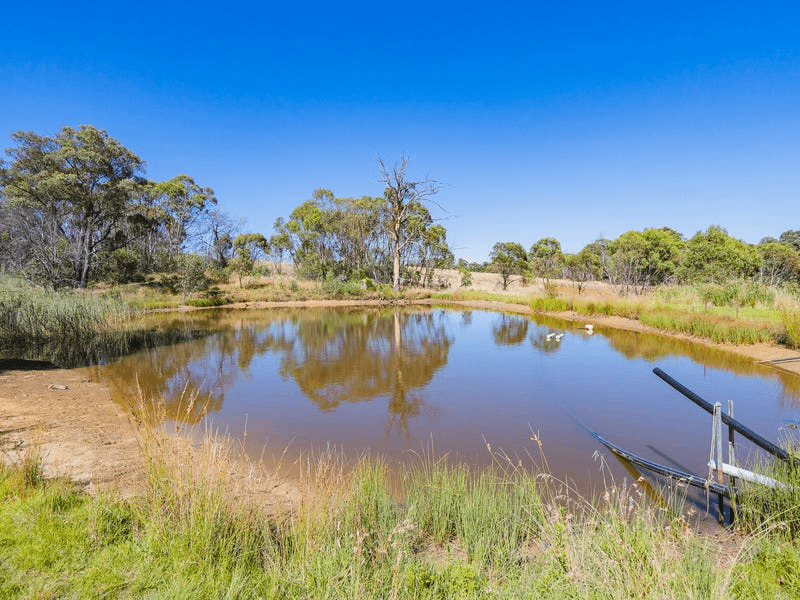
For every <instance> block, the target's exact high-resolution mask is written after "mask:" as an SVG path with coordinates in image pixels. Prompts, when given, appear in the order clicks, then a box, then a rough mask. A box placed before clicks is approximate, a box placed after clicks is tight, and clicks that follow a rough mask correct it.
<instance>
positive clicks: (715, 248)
mask: <svg viewBox="0 0 800 600" xmlns="http://www.w3.org/2000/svg"><path fill="white" fill-rule="evenodd" d="M760 266H761V257H760V255H759V254H758V251H757V250H756V249H755V247H753V246H751V245H749V244H746V243H744V242H742V241H740V240H737V239H734V238H732V237H731V236H729V235H728V232H726V231H725V230H724V229H722V228H721V227H717V226H711V227H709V228H708V230H706V231H705V232H698V233H696V234H695V235H694V237H692V239H690V240H689V241H688V242H687V244H686V253H685V254H684V256H683V259H682V260H681V264H680V266H679V268H678V270H677V275H678V277H679V279H681V280H683V281H685V282H687V283H716V284H725V283H726V282H728V281H730V280H731V279H739V278H749V277H752V276H753V275H755V274H756V273H757V272H758V269H759V267H760Z"/></svg>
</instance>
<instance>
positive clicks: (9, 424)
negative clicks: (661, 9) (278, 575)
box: [0, 271, 800, 505]
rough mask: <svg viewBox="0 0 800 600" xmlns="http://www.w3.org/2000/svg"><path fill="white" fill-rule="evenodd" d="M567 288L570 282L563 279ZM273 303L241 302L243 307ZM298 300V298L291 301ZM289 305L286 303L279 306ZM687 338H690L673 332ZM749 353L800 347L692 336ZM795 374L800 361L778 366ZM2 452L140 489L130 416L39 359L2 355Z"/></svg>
mask: <svg viewBox="0 0 800 600" xmlns="http://www.w3.org/2000/svg"><path fill="white" fill-rule="evenodd" d="M442 279H443V280H444V281H449V282H450V286H449V287H450V289H457V288H458V287H459V285H460V276H459V274H458V272H456V271H452V272H446V273H444V274H442ZM535 285H537V284H536V283H534V284H531V285H528V286H522V285H521V283H520V282H515V283H512V285H510V286H509V290H507V293H510V294H520V293H532V292H533V291H535V288H534V286H535ZM565 285H568V284H566V283H565ZM469 289H479V290H484V291H491V292H496V293H503V290H502V287H501V285H500V280H499V276H497V275H492V274H487V273H475V274H473V282H472V285H471V286H470V288H469ZM584 294H586V295H591V296H592V297H597V298H602V297H605V296H607V295H613V291H610V290H608V286H605V287H604V286H602V285H598V284H592V285H591V286H590V289H589V290H587V291H585V292H584ZM271 304H272V303H261V302H257V303H252V302H251V303H247V304H245V303H242V304H240V305H239V306H240V307H241V308H248V307H260V306H267V305H271ZM293 304H303V303H293ZM305 304H306V305H312V304H313V305H315V306H321V305H329V306H332V305H356V304H363V303H360V302H347V301H344V302H313V303H305ZM459 304H468V305H470V306H473V307H476V308H485V309H490V310H500V311H505V312H519V313H530V309H529V308H528V307H527V306H524V305H514V304H503V303H499V302H469V303H459ZM279 305H280V306H286V303H279ZM554 316H558V317H561V318H564V319H567V320H571V321H576V322H579V323H582V324H585V323H592V324H594V325H604V326H609V327H617V328H622V329H629V330H634V331H655V330H653V329H652V328H649V327H647V326H645V325H642V324H641V323H639V322H638V321H632V320H629V319H623V318H620V317H591V318H587V317H583V316H580V315H576V314H574V313H569V312H568V313H560V314H555V315H554ZM676 337H686V338H687V339H688V336H676ZM695 341H696V342H697V343H703V344H707V345H712V346H716V347H721V348H724V349H726V350H728V351H730V352H734V353H737V354H740V355H744V356H747V357H749V358H752V359H753V360H754V361H766V360H775V359H780V358H788V357H794V356H798V352H796V351H792V350H789V349H787V348H783V347H780V346H777V345H772V344H758V345H753V346H725V345H718V344H712V343H710V342H705V341H700V340H695ZM775 366H776V368H782V369H784V370H786V371H789V372H792V373H796V374H798V376H800V361H796V362H787V363H783V364H781V365H775ZM0 452H2V459H3V460H4V461H6V462H13V461H19V460H20V459H22V457H24V456H25V454H26V453H29V452H38V453H39V454H40V455H41V457H42V461H43V466H44V470H45V475H47V476H63V477H67V478H69V479H72V480H74V481H76V482H78V483H80V484H82V485H84V486H85V487H86V489H87V490H88V491H90V492H95V491H98V490H116V491H117V492H119V493H120V494H122V495H123V496H130V495H132V494H135V493H136V491H137V489H140V486H141V481H142V479H141V477H142V473H143V468H144V466H143V465H144V462H143V458H142V447H141V444H140V441H139V436H138V434H137V429H136V427H135V426H134V425H133V424H132V422H131V420H130V417H129V415H128V414H126V412H125V411H124V410H123V409H122V407H120V406H118V405H117V404H116V403H114V402H113V401H112V399H111V395H110V393H109V391H108V390H107V389H106V388H105V387H104V386H103V385H102V384H100V383H98V382H96V381H93V380H92V379H91V377H90V376H89V374H88V371H87V370H83V369H74V370H64V369H56V368H52V367H49V368H48V366H47V365H46V364H40V363H30V362H27V361H16V360H2V359H0ZM254 489H257V490H258V491H259V493H262V494H265V495H267V496H270V495H271V496H274V497H273V498H272V500H270V503H272V504H276V505H277V504H285V503H286V502H287V501H288V502H289V504H291V503H292V502H294V501H295V500H296V499H297V498H298V497H299V495H298V492H297V489H296V488H293V487H292V486H291V484H288V483H286V482H276V481H275V480H274V478H272V479H270V478H267V479H265V480H262V481H261V483H260V484H259V485H255V486H254Z"/></svg>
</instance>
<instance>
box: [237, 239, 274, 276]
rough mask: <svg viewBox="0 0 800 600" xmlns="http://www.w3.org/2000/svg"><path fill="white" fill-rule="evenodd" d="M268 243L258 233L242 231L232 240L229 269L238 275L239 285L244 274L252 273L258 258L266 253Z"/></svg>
mask: <svg viewBox="0 0 800 600" xmlns="http://www.w3.org/2000/svg"><path fill="white" fill-rule="evenodd" d="M268 245H269V242H268V241H267V240H266V238H264V236H263V235H261V234H260V233H242V234H240V235H237V236H236V239H235V240H233V259H232V260H231V269H232V270H233V272H234V273H236V274H237V275H238V277H239V287H242V278H243V277H244V276H246V275H252V274H253V272H254V270H255V265H256V262H257V261H258V259H259V258H260V257H261V256H262V255H263V254H267V253H268Z"/></svg>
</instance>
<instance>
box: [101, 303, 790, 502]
mask: <svg viewBox="0 0 800 600" xmlns="http://www.w3.org/2000/svg"><path fill="white" fill-rule="evenodd" d="M158 318H159V319H161V320H162V321H161V322H160V323H159V326H160V327H162V328H164V327H166V328H170V327H175V328H182V329H190V330H193V331H194V330H202V331H205V332H207V335H204V336H200V337H197V339H193V340H190V341H185V342H182V343H175V344H172V345H165V346H160V347H157V348H152V349H149V350H144V351H140V352H138V353H136V354H131V355H128V356H125V357H122V358H119V359H115V360H113V361H110V362H108V363H107V364H105V365H101V366H97V367H94V369H95V370H96V376H97V377H98V378H100V379H102V380H104V381H105V382H106V383H108V384H109V385H110V387H111V389H112V390H113V393H114V396H115V398H117V399H118V400H119V401H120V402H124V401H126V400H127V399H130V398H135V397H137V396H139V395H140V394H141V395H142V396H143V397H144V398H156V397H163V398H164V401H165V408H166V414H167V416H168V418H169V419H171V420H173V421H176V422H181V423H187V424H192V425H201V426H202V424H207V423H212V424H213V426H214V427H215V428H218V429H220V430H222V431H227V432H229V433H230V434H232V435H233V436H236V437H241V436H242V435H243V434H244V432H245V431H246V432H247V436H246V439H247V444H248V450H249V452H250V453H251V454H252V456H253V457H254V458H256V459H259V457H262V458H266V459H267V461H268V462H269V460H272V459H274V460H278V459H280V460H283V461H284V463H291V462H292V461H293V460H294V459H295V458H296V457H297V456H298V455H299V454H300V453H303V452H309V451H311V450H320V449H323V448H326V447H328V446H333V447H334V448H336V449H338V450H340V451H342V452H343V453H345V454H346V455H359V454H361V453H365V452H369V453H370V454H372V455H383V456H385V457H386V458H387V460H389V461H390V462H392V461H397V460H405V459H407V458H408V457H409V456H410V455H413V454H414V453H420V452H423V451H430V449H431V448H432V449H433V450H432V451H433V452H434V453H435V454H436V455H437V456H438V455H443V454H448V455H450V457H451V458H452V459H453V460H459V461H466V462H468V463H469V464H474V465H483V464H488V463H490V462H491V461H492V456H493V455H494V456H496V455H497V453H498V452H502V453H504V454H505V455H507V456H508V457H510V458H511V459H512V460H515V461H516V460H518V459H519V460H522V461H523V463H524V464H530V462H531V461H530V458H529V455H532V456H534V457H535V458H536V459H537V461H538V459H539V457H540V454H539V447H538V443H537V441H536V440H539V441H540V442H541V445H542V449H543V452H544V456H545V457H546V460H547V463H548V465H549V469H550V471H551V472H552V473H553V475H555V476H556V477H559V478H567V479H569V480H570V481H573V482H574V483H575V485H576V486H577V487H578V489H581V490H588V489H589V488H590V486H591V482H592V481H595V480H597V479H598V478H599V477H600V475H599V469H600V465H599V463H598V461H597V460H596V459H595V458H593V457H594V455H595V453H596V452H597V451H598V450H601V449H602V447H601V446H600V445H599V444H598V442H596V441H595V440H594V439H593V438H592V437H591V436H590V435H589V434H588V433H587V431H586V429H585V428H584V426H585V427H588V428H591V429H593V430H595V431H597V432H598V433H600V434H601V435H603V436H604V437H606V438H607V439H609V440H611V441H613V442H615V443H618V444H619V445H621V446H623V447H625V448H626V449H628V450H630V451H631V452H634V453H636V454H639V455H641V456H644V457H646V458H649V459H651V460H654V461H656V462H659V463H662V464H667V465H670V466H677V467H678V468H681V469H682V470H688V471H693V472H695V473H698V474H700V475H705V474H706V473H707V462H708V458H709V444H710V438H711V417H710V416H709V415H707V414H706V413H705V412H703V411H702V410H701V409H700V408H698V407H696V406H695V405H694V404H692V403H691V402H689V401H688V400H687V399H685V398H684V397H683V396H681V395H680V394H679V393H678V392H676V391H675V390H673V389H672V388H671V387H669V386H668V385H667V384H665V383H664V382H663V381H662V380H661V379H659V378H658V377H656V376H655V375H654V374H653V373H652V369H653V368H654V367H660V368H661V369H662V370H664V371H666V372H667V373H668V374H670V375H672V376H673V377H674V378H676V379H677V380H678V381H680V382H682V383H683V384H684V385H686V386H687V387H689V388H690V389H692V390H693V391H695V392H696V393H698V394H699V395H700V396H702V397H703V398H705V399H706V400H708V401H709V402H712V403H713V402H715V401H720V402H722V403H723V406H724V407H725V410H727V408H726V407H727V401H728V399H733V400H734V401H735V403H736V404H735V409H736V417H737V419H739V420H740V421H742V422H743V423H745V424H746V425H748V426H750V427H751V428H753V429H755V430H756V431H758V432H759V433H760V434H762V435H763V436H764V437H766V438H768V439H770V440H773V441H777V440H780V439H781V436H782V435H784V434H786V433H791V432H792V431H793V429H791V427H793V426H795V425H796V421H797V419H798V417H799V416H800V378H798V377H796V376H793V375H790V374H788V373H783V372H781V371H778V370H776V369H773V368H770V367H766V366H760V365H755V364H753V362H752V361H751V360H749V359H744V358H739V357H737V356H735V355H733V354H730V353H726V352H724V351H721V350H715V349H710V348H706V347H703V346H700V345H697V344H692V343H690V342H686V341H679V340H675V339H672V338H669V337H667V336H660V335H653V334H645V333H634V332H629V331H621V330H613V329H603V328H595V332H594V334H590V333H588V332H587V331H586V330H585V329H583V327H582V325H583V324H582V323H581V322H575V323H571V322H568V321H561V320H556V319H552V318H546V317H545V318H539V317H528V316H521V315H515V314H505V313H501V312H490V311H483V310H473V309H465V308H453V307H427V306H426V307H422V306H412V307H403V308H380V309H378V308H359V309H353V308H349V309H341V308H339V309H333V308H326V309H320V308H304V309H288V308H287V309H271V310H248V311H232V310H214V311H203V312H197V313H187V314H184V315H171V316H169V317H158ZM165 318H167V319H168V320H169V321H168V322H163V319H165ZM553 333H555V334H563V337H561V336H552V335H551V336H549V337H548V334H553ZM557 337H560V339H557ZM582 424H583V425H582ZM489 448H491V450H492V452H491V453H490V451H489ZM741 448H742V449H743V450H742V451H744V452H747V448H748V447H747V446H745V445H742V446H741ZM603 454H604V455H605V456H606V457H607V460H608V462H609V463H610V464H611V468H612V472H615V473H618V474H622V475H623V476H624V475H626V473H625V472H624V470H622V469H621V467H620V465H619V464H617V463H616V461H615V459H613V458H611V457H610V456H609V455H608V453H605V452H603Z"/></svg>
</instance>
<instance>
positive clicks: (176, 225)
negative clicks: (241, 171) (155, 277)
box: [0, 125, 216, 287]
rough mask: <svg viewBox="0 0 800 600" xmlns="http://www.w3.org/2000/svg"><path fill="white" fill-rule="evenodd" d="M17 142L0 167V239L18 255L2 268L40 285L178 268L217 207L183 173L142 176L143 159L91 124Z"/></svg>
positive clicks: (209, 193)
mask: <svg viewBox="0 0 800 600" xmlns="http://www.w3.org/2000/svg"><path fill="white" fill-rule="evenodd" d="M11 138H12V140H13V141H14V143H15V146H14V147H12V148H10V149H8V150H6V155H7V157H8V159H7V160H4V161H0V238H2V239H8V240H9V244H10V245H11V248H10V250H12V251H13V258H10V259H8V260H6V261H5V263H6V265H8V266H10V267H11V268H12V269H13V270H16V271H18V272H20V273H21V274H23V275H25V276H26V277H28V278H29V279H32V280H35V281H37V282H39V283H43V284H46V285H50V286H52V287H60V286H79V287H86V286H87V285H88V284H89V282H90V280H91V279H92V278H94V277H96V275H97V274H101V275H103V276H107V277H110V278H112V279H114V280H120V279H122V280H124V279H125V278H127V277H129V276H130V273H132V272H134V271H144V272H148V271H150V270H152V269H153V268H155V267H164V266H165V263H164V262H163V261H162V260H161V258H162V257H163V256H167V258H169V259H170V260H169V261H168V262H169V264H168V265H166V266H169V267H170V268H174V267H175V266H176V265H177V263H175V260H174V259H175V257H176V256H178V255H179V254H180V253H181V252H183V251H184V250H186V249H187V247H186V246H187V242H189V241H190V240H191V238H192V236H193V235H194V234H195V233H197V231H198V228H197V226H198V225H199V223H200V221H201V220H202V219H203V218H204V217H205V215H206V214H207V209H208V207H209V206H210V205H212V204H215V203H216V198H215V197H214V192H213V190H211V189H210V188H204V187H201V186H199V185H198V184H197V183H195V181H194V180H193V179H192V178H191V177H189V176H187V175H178V176H177V177H175V178H173V179H171V180H169V181H165V182H152V181H148V180H146V179H145V178H144V167H145V163H144V161H143V160H142V159H141V158H139V157H138V156H136V155H135V154H134V153H133V152H131V151H130V150H128V149H127V148H125V147H124V146H123V145H122V144H121V143H120V142H119V141H117V140H116V139H114V138H113V137H111V136H109V135H108V133H106V132H105V131H104V130H101V129H97V128H95V127H93V126H91V125H81V126H80V127H79V128H78V129H73V128H72V127H63V128H62V129H61V131H59V132H58V133H57V134H55V135H54V136H52V137H49V136H43V135H39V134H36V133H33V132H21V131H20V132H16V133H13V134H11ZM95 271H96V272H97V273H95Z"/></svg>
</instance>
